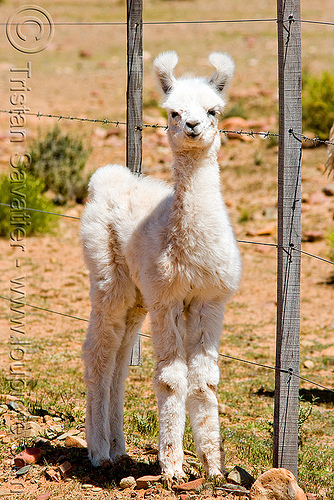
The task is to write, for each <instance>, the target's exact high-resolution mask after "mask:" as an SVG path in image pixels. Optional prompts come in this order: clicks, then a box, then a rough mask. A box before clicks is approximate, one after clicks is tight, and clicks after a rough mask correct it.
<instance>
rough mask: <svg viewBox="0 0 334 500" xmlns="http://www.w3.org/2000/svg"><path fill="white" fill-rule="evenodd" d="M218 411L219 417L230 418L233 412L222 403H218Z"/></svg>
mask: <svg viewBox="0 0 334 500" xmlns="http://www.w3.org/2000/svg"><path fill="white" fill-rule="evenodd" d="M218 411H219V414H220V415H227V416H229V417H231V416H232V415H233V410H232V408H230V407H229V406H227V405H225V404H224V403H220V404H219V405H218Z"/></svg>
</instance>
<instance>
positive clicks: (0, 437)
mask: <svg viewBox="0 0 334 500" xmlns="http://www.w3.org/2000/svg"><path fill="white" fill-rule="evenodd" d="M6 436H7V432H6V431H0V440H2V439H3V438H5V437H6Z"/></svg>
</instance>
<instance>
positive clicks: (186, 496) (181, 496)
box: [180, 493, 190, 500]
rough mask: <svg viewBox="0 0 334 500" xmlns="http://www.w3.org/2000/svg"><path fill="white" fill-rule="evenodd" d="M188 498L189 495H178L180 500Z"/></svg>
mask: <svg viewBox="0 0 334 500" xmlns="http://www.w3.org/2000/svg"><path fill="white" fill-rule="evenodd" d="M189 498H190V495H188V493H181V495H180V500H188V499H189Z"/></svg>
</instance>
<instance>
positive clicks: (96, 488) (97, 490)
mask: <svg viewBox="0 0 334 500" xmlns="http://www.w3.org/2000/svg"><path fill="white" fill-rule="evenodd" d="M92 491H93V492H94V493H98V492H99V491H102V488H100V487H99V486H94V488H92Z"/></svg>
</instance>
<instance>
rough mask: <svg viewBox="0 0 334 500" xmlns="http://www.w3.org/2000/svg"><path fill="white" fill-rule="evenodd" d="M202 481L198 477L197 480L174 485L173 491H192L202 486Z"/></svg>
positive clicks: (201, 478)
mask: <svg viewBox="0 0 334 500" xmlns="http://www.w3.org/2000/svg"><path fill="white" fill-rule="evenodd" d="M203 481H204V478H203V477H199V478H198V479H195V480H194V481H189V482H188V483H183V484H175V485H174V486H173V490H174V491H176V492H181V491H194V490H196V489H197V488H199V487H200V486H201V485H202V484H203Z"/></svg>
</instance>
